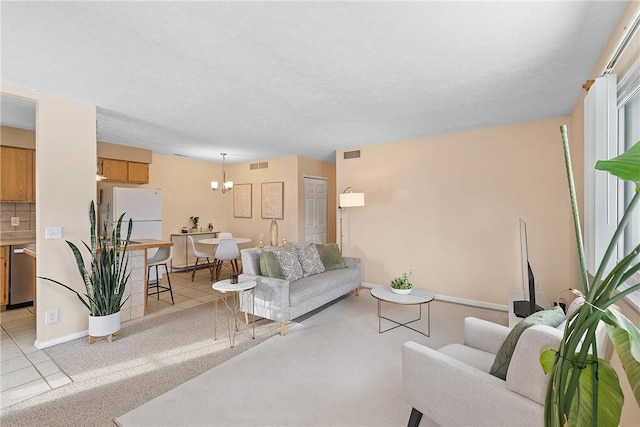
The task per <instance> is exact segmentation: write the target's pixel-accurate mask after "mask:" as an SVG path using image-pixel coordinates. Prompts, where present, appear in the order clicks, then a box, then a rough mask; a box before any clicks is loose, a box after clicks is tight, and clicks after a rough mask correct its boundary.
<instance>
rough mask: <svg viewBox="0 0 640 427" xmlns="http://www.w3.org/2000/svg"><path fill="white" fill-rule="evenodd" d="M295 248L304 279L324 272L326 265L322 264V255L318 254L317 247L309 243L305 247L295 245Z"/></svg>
mask: <svg viewBox="0 0 640 427" xmlns="http://www.w3.org/2000/svg"><path fill="white" fill-rule="evenodd" d="M295 248H296V251H297V253H298V261H300V265H301V266H302V273H303V274H304V277H307V276H311V275H312V274H318V273H323V272H324V265H323V264H322V260H320V254H318V249H316V246H315V245H313V244H310V243H308V244H305V245H295Z"/></svg>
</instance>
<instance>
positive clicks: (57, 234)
mask: <svg viewBox="0 0 640 427" xmlns="http://www.w3.org/2000/svg"><path fill="white" fill-rule="evenodd" d="M44 234H45V235H44V238H45V239H47V240H49V239H62V227H45V229H44Z"/></svg>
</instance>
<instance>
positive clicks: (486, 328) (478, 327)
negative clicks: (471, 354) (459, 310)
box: [464, 317, 511, 354]
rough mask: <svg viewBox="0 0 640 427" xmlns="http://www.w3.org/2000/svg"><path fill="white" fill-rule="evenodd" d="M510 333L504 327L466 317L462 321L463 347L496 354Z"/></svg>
mask: <svg viewBox="0 0 640 427" xmlns="http://www.w3.org/2000/svg"><path fill="white" fill-rule="evenodd" d="M510 331H511V329H509V328H508V327H506V326H504V325H499V324H497V323H493V322H489V321H487V320H482V319H478V318H475V317H467V318H465V319H464V345H466V346H469V347H473V348H477V349H478V350H482V351H486V352H488V353H491V354H496V353H498V350H500V347H501V346H502V343H503V342H504V340H505V339H507V335H509V332H510Z"/></svg>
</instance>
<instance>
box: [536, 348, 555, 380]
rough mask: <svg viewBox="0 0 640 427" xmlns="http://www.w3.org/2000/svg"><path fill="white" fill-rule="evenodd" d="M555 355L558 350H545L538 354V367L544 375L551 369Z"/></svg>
mask: <svg viewBox="0 0 640 427" xmlns="http://www.w3.org/2000/svg"><path fill="white" fill-rule="evenodd" d="M557 354H558V350H556V349H555V348H547V349H544V350H543V351H542V353H540V365H541V366H542V370H543V371H544V373H545V374H548V373H549V372H551V370H552V369H553V364H554V363H555V361H556V356H557Z"/></svg>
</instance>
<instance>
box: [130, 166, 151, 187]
mask: <svg viewBox="0 0 640 427" xmlns="http://www.w3.org/2000/svg"><path fill="white" fill-rule="evenodd" d="M129 182H135V183H138V184H148V183H149V165H148V164H146V163H138V162H129Z"/></svg>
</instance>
